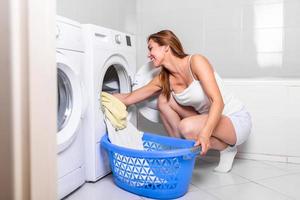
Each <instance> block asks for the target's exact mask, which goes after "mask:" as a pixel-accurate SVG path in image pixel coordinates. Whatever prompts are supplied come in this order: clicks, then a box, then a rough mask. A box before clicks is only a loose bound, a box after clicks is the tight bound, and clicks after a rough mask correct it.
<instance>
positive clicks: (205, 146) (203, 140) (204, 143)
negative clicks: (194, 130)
mask: <svg viewBox="0 0 300 200" xmlns="http://www.w3.org/2000/svg"><path fill="white" fill-rule="evenodd" d="M198 145H201V156H205V154H206V153H207V151H208V150H209V149H210V141H209V137H206V136H202V135H201V134H199V135H198V136H197V140H196V142H195V145H194V146H198Z"/></svg>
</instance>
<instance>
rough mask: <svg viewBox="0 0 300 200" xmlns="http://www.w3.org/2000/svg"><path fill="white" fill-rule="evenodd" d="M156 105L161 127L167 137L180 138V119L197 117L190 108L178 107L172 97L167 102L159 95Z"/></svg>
mask: <svg viewBox="0 0 300 200" xmlns="http://www.w3.org/2000/svg"><path fill="white" fill-rule="evenodd" d="M157 103H158V109H159V111H160V117H161V119H162V122H163V125H164V127H165V129H166V131H167V133H168V135H170V136H173V137H181V134H180V132H179V129H178V125H179V123H180V121H181V119H182V118H184V117H187V116H192V115H197V113H196V112H195V111H194V110H193V109H192V108H189V107H182V106H180V105H178V104H177V103H176V102H175V100H174V99H173V97H172V96H171V97H170V99H169V101H168V100H167V98H166V97H165V96H163V95H162V94H161V95H160V96H159V97H158V102H157Z"/></svg>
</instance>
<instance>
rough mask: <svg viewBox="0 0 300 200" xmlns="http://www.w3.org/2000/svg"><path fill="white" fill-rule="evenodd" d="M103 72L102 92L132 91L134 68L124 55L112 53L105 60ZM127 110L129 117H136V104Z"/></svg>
mask: <svg viewBox="0 0 300 200" xmlns="http://www.w3.org/2000/svg"><path fill="white" fill-rule="evenodd" d="M101 74H102V76H101V77H100V84H99V85H100V86H101V91H102V92H108V93H111V94H113V93H128V92H131V91H132V69H130V66H129V64H128V62H127V60H126V59H125V58H124V57H123V56H121V55H118V54H114V55H112V56H111V57H110V58H109V59H108V60H107V61H106V62H105V64H104V66H103V68H102V73H101ZM99 100H100V99H99ZM100 102H101V100H100ZM127 111H128V119H131V118H134V117H135V116H134V112H135V109H134V106H129V107H128V110H127ZM133 121H134V120H133ZM134 124H135V123H134Z"/></svg>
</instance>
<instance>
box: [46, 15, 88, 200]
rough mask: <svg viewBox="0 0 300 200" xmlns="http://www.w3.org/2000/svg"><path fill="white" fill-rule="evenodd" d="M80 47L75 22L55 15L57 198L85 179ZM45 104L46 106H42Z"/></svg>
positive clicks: (79, 37) (80, 33) (79, 35)
mask: <svg viewBox="0 0 300 200" xmlns="http://www.w3.org/2000/svg"><path fill="white" fill-rule="evenodd" d="M83 56H84V48H83V40H82V30H81V27H80V24H79V23H78V22H74V21H72V20H69V19H66V18H63V17H59V16H57V19H56V65H57V89H58V96H57V98H58V99H57V100H58V102H57V104H58V108H57V109H58V110H57V111H58V112H57V131H58V132H57V154H58V156H57V162H58V197H59V199H61V198H63V197H65V196H66V195H68V194H69V193H71V192H72V191H74V190H75V189H76V188H78V187H79V186H81V185H82V184H83V183H84V182H85V170H84V152H83V151H84V147H83V145H84V142H83V140H84V139H83V132H82V126H81V125H82V119H83V116H84V111H85V103H84V102H85V100H84V97H85V95H84V94H83V85H82V69H83V58H84V57H83ZM46 106H47V105H46Z"/></svg>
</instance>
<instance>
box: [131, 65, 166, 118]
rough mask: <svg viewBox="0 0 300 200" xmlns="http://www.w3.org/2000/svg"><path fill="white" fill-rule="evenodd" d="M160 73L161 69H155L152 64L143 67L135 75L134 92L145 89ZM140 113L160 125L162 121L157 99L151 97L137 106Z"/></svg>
mask: <svg viewBox="0 0 300 200" xmlns="http://www.w3.org/2000/svg"><path fill="white" fill-rule="evenodd" d="M159 72H160V68H155V67H154V66H153V64H152V62H148V63H146V64H145V65H143V66H142V67H141V68H140V69H139V70H138V72H137V73H136V74H135V77H134V83H133V88H132V89H133V90H136V89H138V88H140V87H143V86H144V85H146V84H147V83H149V82H150V81H151V80H152V79H153V78H154V77H155V76H156V75H158V74H159ZM137 107H138V112H139V113H140V114H141V115H143V116H144V117H145V118H146V119H148V120H150V121H151V122H154V123H160V122H161V119H160V116H159V111H158V109H157V97H151V98H150V99H147V100H145V101H143V102H141V103H139V104H137Z"/></svg>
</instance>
